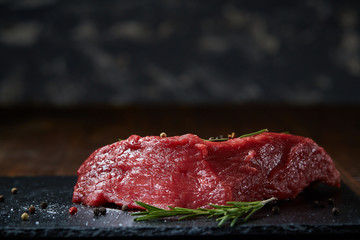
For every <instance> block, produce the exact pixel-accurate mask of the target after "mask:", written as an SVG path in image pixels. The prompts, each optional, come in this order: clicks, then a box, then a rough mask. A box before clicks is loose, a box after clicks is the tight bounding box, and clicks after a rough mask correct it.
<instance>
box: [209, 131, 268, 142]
mask: <svg viewBox="0 0 360 240" xmlns="http://www.w3.org/2000/svg"><path fill="white" fill-rule="evenodd" d="M268 131H269V130H267V129H261V130H259V131H256V132H253V133H247V134H244V135H241V136H240V137H238V138H244V137H251V136H254V135H257V134H260V133H263V132H268ZM229 139H230V138H214V139H204V140H205V141H210V142H223V141H227V140H229Z"/></svg>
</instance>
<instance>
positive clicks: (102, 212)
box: [99, 207, 106, 215]
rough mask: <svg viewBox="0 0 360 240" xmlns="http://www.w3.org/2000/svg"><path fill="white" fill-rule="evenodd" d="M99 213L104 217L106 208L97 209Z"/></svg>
mask: <svg viewBox="0 0 360 240" xmlns="http://www.w3.org/2000/svg"><path fill="white" fill-rule="evenodd" d="M99 211H100V213H101V215H105V214H106V208H104V207H101V208H100V209H99Z"/></svg>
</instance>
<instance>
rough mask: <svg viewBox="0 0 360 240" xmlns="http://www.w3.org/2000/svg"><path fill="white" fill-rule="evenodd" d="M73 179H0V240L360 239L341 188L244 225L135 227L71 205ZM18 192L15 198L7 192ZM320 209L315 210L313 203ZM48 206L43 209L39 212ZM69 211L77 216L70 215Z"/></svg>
mask: <svg viewBox="0 0 360 240" xmlns="http://www.w3.org/2000/svg"><path fill="white" fill-rule="evenodd" d="M75 182H76V177H45V176H43V177H13V178H12V177H0V195H3V196H4V198H5V200H4V202H0V237H2V238H3V237H59V238H65V237H97V238H99V237H122V238H134V237H137V238H138V237H147V238H148V237H153V238H159V237H171V238H183V237H185V236H186V237H188V238H199V237H200V238H207V237H209V238H218V237H221V236H226V237H227V238H240V237H241V239H247V238H248V237H251V238H252V239H253V238H254V237H255V238H262V237H264V238H267V239H268V238H269V237H270V236H279V237H282V239H284V237H285V238H286V237H288V238H291V239H294V238H303V237H304V236H305V237H307V238H311V239H315V238H316V239H319V238H320V239H331V238H334V239H335V238H337V237H338V236H341V238H342V239H343V238H347V239H359V237H360V233H359V232H360V231H359V229H360V209H359V206H360V198H359V196H357V195H356V194H355V193H353V192H352V191H351V189H350V188H348V187H347V186H346V185H344V184H343V185H342V187H341V189H337V188H333V187H328V186H325V185H318V186H315V187H311V188H308V189H306V190H305V191H304V192H303V193H301V194H300V195H299V196H298V197H297V198H296V199H294V200H289V201H282V202H279V203H277V205H278V206H279V207H280V213H279V214H273V213H272V211H271V206H267V207H265V208H264V209H262V210H260V211H259V212H258V213H257V214H255V215H254V216H253V217H252V218H251V219H250V220H249V221H248V222H246V223H243V224H238V225H237V226H236V227H233V228H231V227H229V226H225V227H220V228H219V227H217V226H216V222H215V221H214V220H213V219H205V218H201V219H195V220H187V221H174V220H165V221H164V220H156V221H151V222H134V221H133V219H134V217H133V216H130V213H129V212H124V211H121V210H118V209H116V208H111V207H108V208H107V214H106V215H105V216H96V217H95V216H94V214H93V209H92V208H91V207H88V206H84V205H81V204H73V203H72V202H71V197H72V189H73V186H74V184H75ZM12 187H17V188H18V189H19V191H18V193H17V194H12V193H11V188H12ZM330 197H331V198H333V199H334V202H335V206H336V207H337V208H339V209H340V215H338V216H335V215H333V214H332V211H331V210H332V207H333V206H331V205H329V204H328V199H329V198H330ZM314 200H318V201H322V203H323V205H324V206H323V207H320V208H314V207H313V201H314ZM41 202H47V203H48V207H47V208H46V209H40V207H39V205H40V203H41ZM30 205H34V206H35V207H36V212H35V214H30V218H29V220H28V221H22V220H21V218H20V216H21V214H22V213H23V212H26V211H27V209H28V207H29V206H30ZM71 206H76V207H77V208H78V213H77V214H75V215H70V214H69V212H68V210H69V208H70V207H71Z"/></svg>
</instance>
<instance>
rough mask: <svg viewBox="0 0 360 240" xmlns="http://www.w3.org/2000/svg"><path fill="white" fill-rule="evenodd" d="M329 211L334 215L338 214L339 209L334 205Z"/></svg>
mask: <svg viewBox="0 0 360 240" xmlns="http://www.w3.org/2000/svg"><path fill="white" fill-rule="evenodd" d="M331 212H332V214H334V215H339V214H340V210H339V209H338V208H336V207H333V208H332V209H331Z"/></svg>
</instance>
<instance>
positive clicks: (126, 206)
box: [121, 205, 129, 211]
mask: <svg viewBox="0 0 360 240" xmlns="http://www.w3.org/2000/svg"><path fill="white" fill-rule="evenodd" d="M121 210H123V211H127V210H129V207H128V205H122V207H121Z"/></svg>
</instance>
